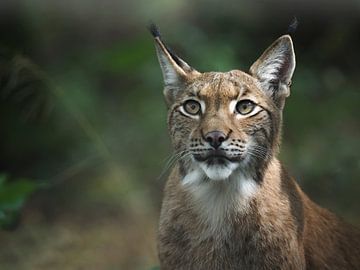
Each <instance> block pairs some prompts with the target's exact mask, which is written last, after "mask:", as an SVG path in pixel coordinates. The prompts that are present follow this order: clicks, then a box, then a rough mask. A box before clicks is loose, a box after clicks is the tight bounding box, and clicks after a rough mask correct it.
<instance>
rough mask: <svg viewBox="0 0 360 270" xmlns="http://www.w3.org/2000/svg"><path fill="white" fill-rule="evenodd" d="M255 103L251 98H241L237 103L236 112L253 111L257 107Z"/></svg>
mask: <svg viewBox="0 0 360 270" xmlns="http://www.w3.org/2000/svg"><path fill="white" fill-rule="evenodd" d="M255 106H256V105H255V103H254V102H252V101H251V100H241V101H239V102H238V103H237V104H236V107H235V109H236V112H237V113H239V114H242V115H245V114H249V113H251V112H252V111H253V110H254V108H255Z"/></svg>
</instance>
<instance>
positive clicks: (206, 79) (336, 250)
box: [150, 26, 360, 270]
mask: <svg viewBox="0 0 360 270" xmlns="http://www.w3.org/2000/svg"><path fill="white" fill-rule="evenodd" d="M150 30H151V32H152V34H153V36H154V39H155V47H156V52H157V56H158V59H159V62H160V67H161V70H162V73H163V78H164V85H165V87H164V96H165V100H166V104H167V107H168V129H169V134H170V137H171V141H172V145H173V148H174V150H175V153H174V159H176V163H175V166H174V167H173V169H172V171H171V173H170V176H169V178H168V181H167V184H166V187H165V192H164V199H163V204H162V209H161V216H160V225H159V233H158V251H159V259H160V265H161V269H162V270H180V269H181V270H235V269H247V270H249V269H254V270H255V269H256V270H260V269H269V270H270V269H284V270H285V269H286V270H289V269H332V270H335V269H360V231H359V230H358V229H357V228H355V227H353V226H351V225H349V224H347V223H345V222H343V221H342V220H341V219H340V218H338V217H336V216H335V215H334V214H332V213H331V212H329V211H328V210H326V209H324V208H321V207H320V206H318V205H316V204H315V203H314V202H312V201H311V200H310V199H309V198H308V197H307V196H306V195H305V194H304V192H303V191H302V190H301V189H300V187H299V186H298V184H297V183H296V182H295V180H294V179H293V178H292V177H291V176H289V175H288V174H287V172H286V170H285V169H284V168H283V167H282V165H281V163H280V162H279V161H278V159H277V156H278V153H279V145H280V138H281V125H282V111H283V108H284V105H285V99H286V98H287V97H288V96H289V95H290V84H291V78H292V75H293V73H294V70H295V53H294V48H293V43H292V40H291V37H290V36H288V35H284V36H281V37H280V38H278V39H277V40H276V41H275V42H274V43H273V44H272V45H270V47H268V48H267V49H266V50H265V52H264V53H263V54H262V55H261V56H260V57H259V58H258V59H257V60H256V61H255V63H253V64H252V65H251V67H250V70H249V71H247V72H244V71H240V70H231V71H229V72H204V73H201V72H199V71H197V70H195V69H194V68H192V67H191V66H190V65H188V64H187V63H186V62H185V61H184V60H182V59H180V58H179V57H178V56H176V55H175V54H174V53H173V52H172V51H170V50H169V48H168V47H167V46H166V45H165V44H164V42H163V41H162V39H161V37H160V34H159V31H158V30H157V28H156V27H155V26H151V27H150ZM329 181H331V179H329Z"/></svg>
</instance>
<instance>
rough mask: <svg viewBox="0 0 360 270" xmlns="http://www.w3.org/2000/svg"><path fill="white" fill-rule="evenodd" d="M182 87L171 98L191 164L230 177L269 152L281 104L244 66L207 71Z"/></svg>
mask: <svg viewBox="0 0 360 270" xmlns="http://www.w3.org/2000/svg"><path fill="white" fill-rule="evenodd" d="M182 91H183V93H182V94H181V95H180V96H179V97H177V99H176V100H175V101H174V102H173V103H172V104H171V108H170V113H169V127H170V132H171V137H172V140H173V143H174V146H175V149H176V151H177V152H181V151H184V152H183V153H184V154H183V155H184V156H185V160H188V161H187V165H191V166H190V167H192V168H196V167H200V168H201V169H202V170H203V172H204V173H205V174H206V176H207V177H208V178H210V179H211V180H224V179H227V178H229V176H230V175H231V174H232V173H233V172H234V171H236V170H241V171H243V172H245V173H247V172H249V171H250V170H251V168H252V167H254V166H258V165H261V164H262V163H263V162H264V161H265V160H267V159H268V158H269V156H270V155H271V150H272V148H273V144H272V142H273V141H274V135H275V134H276V133H277V132H275V131H274V130H273V127H274V126H275V127H276V126H278V123H276V121H275V122H274V121H273V120H274V119H275V120H276V119H279V110H277V108H276V105H275V104H274V102H273V101H272V100H271V99H270V98H269V97H267V96H265V95H264V94H263V93H262V91H261V90H260V89H259V86H258V84H257V82H256V80H255V79H254V78H252V77H251V76H249V75H247V74H246V73H243V72H241V71H230V72H227V73H204V74H199V75H197V76H194V78H192V79H191V80H190V81H188V82H187V84H186V86H185V87H184V89H183V90H182ZM188 167H189V166H188Z"/></svg>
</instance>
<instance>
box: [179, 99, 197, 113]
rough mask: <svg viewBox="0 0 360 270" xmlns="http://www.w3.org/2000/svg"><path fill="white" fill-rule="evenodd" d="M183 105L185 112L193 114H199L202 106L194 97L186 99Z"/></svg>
mask: <svg viewBox="0 0 360 270" xmlns="http://www.w3.org/2000/svg"><path fill="white" fill-rule="evenodd" d="M183 107H184V110H185V112H187V113H188V114H191V115H196V114H199V112H200V108H201V106H200V103H199V102H197V101H195V100H192V99H191V100H187V101H185V103H184V105H183Z"/></svg>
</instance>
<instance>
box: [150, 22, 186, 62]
mask: <svg viewBox="0 0 360 270" xmlns="http://www.w3.org/2000/svg"><path fill="white" fill-rule="evenodd" d="M148 29H149V31H150V33H151V34H152V35H153V37H154V38H159V40H160V41H161V42H162V44H163V45H164V47H165V48H166V50H167V51H168V53H169V54H170V56H171V58H172V59H173V60H174V61H175V62H176V64H178V65H179V66H181V67H183V63H182V62H181V60H180V59H179V57H178V56H177V55H176V54H175V53H174V52H173V51H172V50H171V49H170V48H169V46H167V45H166V44H165V42H164V41H163V40H162V38H161V34H160V30H159V27H158V26H157V25H156V24H154V23H153V22H150V24H149V26H148Z"/></svg>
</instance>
